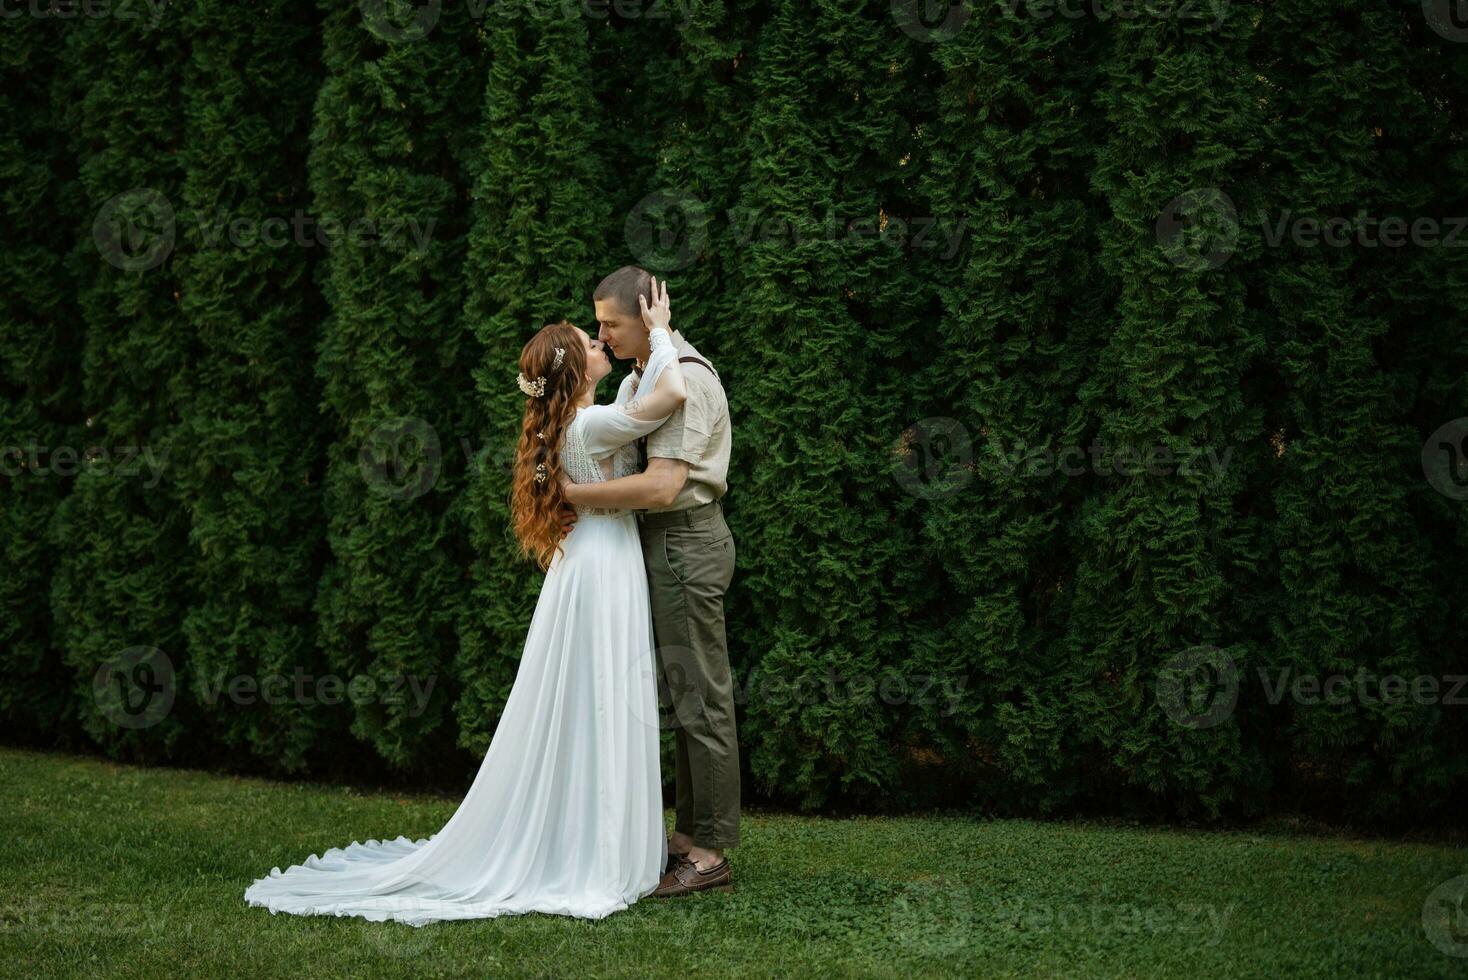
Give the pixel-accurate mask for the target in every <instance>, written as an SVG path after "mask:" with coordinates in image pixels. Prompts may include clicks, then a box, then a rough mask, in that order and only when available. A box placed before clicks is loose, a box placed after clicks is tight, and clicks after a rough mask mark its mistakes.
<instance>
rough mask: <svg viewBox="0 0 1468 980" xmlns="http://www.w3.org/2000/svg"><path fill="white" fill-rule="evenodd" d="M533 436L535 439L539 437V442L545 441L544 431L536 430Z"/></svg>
mask: <svg viewBox="0 0 1468 980" xmlns="http://www.w3.org/2000/svg"><path fill="white" fill-rule="evenodd" d="M535 437H536V438H537V439H539V440H540V441H541V442H544V441H545V433H544V432H537V433H536V434H535Z"/></svg>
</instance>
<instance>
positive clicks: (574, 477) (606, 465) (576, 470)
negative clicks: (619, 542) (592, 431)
mask: <svg viewBox="0 0 1468 980" xmlns="http://www.w3.org/2000/svg"><path fill="white" fill-rule="evenodd" d="M585 417H586V411H585V409H582V410H580V411H578V412H577V413H576V418H574V419H572V421H571V427H570V428H569V429H567V430H566V438H565V439H564V440H563V441H562V444H561V467H562V468H563V469H564V470H565V471H566V475H567V476H569V477H570V478H571V482H573V483H601V482H603V481H605V480H620V479H621V478H622V477H624V476H632V475H633V474H635V473H636V472H638V470H637V443H636V442H635V441H633V442H629V443H627V444H626V445H623V446H618V447H617V448H616V449H614V450H612V453H611V455H609V456H604V457H603V458H601V459H593V458H592V456H591V452H590V451H589V449H588V448H587V443H586V429H587V426H586V423H585V422H584V421H583V420H584V419H585ZM576 513H578V514H622V513H627V512H626V511H623V510H619V509H617V508H612V507H577V508H576Z"/></svg>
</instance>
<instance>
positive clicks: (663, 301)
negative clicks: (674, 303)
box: [637, 276, 673, 333]
mask: <svg viewBox="0 0 1468 980" xmlns="http://www.w3.org/2000/svg"><path fill="white" fill-rule="evenodd" d="M661 285H662V288H661V290H659V288H658V287H659V283H658V277H657V276H653V277H652V305H651V306H649V305H648V302H647V297H646V296H644V295H642V294H641V293H638V294H637V305H638V306H640V307H641V308H642V325H643V326H644V327H646V328H647V330H648V332H649V333H651V332H652V331H654V330H656V329H657V328H658V327H662V328H663V329H664V330H668V331H669V333H671V332H672V331H671V330H669V327H668V322H669V321H670V320H671V319H672V317H673V314H672V311H671V309H670V308H669V306H668V284H667V283H666V282H664V283H662V284H661Z"/></svg>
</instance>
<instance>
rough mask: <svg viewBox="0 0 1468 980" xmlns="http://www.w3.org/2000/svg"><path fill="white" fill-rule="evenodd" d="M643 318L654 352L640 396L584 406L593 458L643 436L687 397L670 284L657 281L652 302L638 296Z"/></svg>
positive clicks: (648, 364)
mask: <svg viewBox="0 0 1468 980" xmlns="http://www.w3.org/2000/svg"><path fill="white" fill-rule="evenodd" d="M637 302H638V305H639V306H641V307H642V322H643V323H644V324H645V325H646V326H647V328H648V332H647V343H648V348H649V353H648V355H647V364H645V365H644V366H643V369H642V378H641V379H640V380H639V381H638V385H637V390H638V394H637V396H636V397H634V398H632V399H631V400H629V401H627V402H626V403H623V404H616V405H592V406H590V407H588V408H587V409H586V410H585V413H586V414H585V421H584V425H585V426H586V446H587V450H588V451H589V452H590V454H591V456H592V458H593V459H600V458H602V457H604V456H607V455H610V454H611V453H612V452H614V451H615V450H616V449H617V448H618V447H621V446H625V445H626V444H627V443H629V442H631V441H632V440H634V439H640V438H641V437H642V436H645V435H647V434H648V433H649V432H651V431H652V430H654V429H656V428H657V427H658V426H660V425H662V424H663V423H664V422H666V421H667V420H668V417H669V416H671V415H672V414H673V413H674V412H675V411H677V409H678V406H680V405H682V404H683V403H684V402H685V401H686V400H687V399H688V388H687V386H686V384H685V383H684V380H683V369H682V368H681V367H680V366H679V364H678V349H677V348H676V347H675V346H674V345H673V337H672V335H671V334H670V333H669V328H668V321H669V319H670V317H671V313H670V311H669V306H668V286H667V284H666V283H663V284H661V288H659V283H658V281H657V280H656V279H653V281H652V303H651V305H649V304H648V301H647V297H645V296H643V295H641V294H639V295H638V297H637Z"/></svg>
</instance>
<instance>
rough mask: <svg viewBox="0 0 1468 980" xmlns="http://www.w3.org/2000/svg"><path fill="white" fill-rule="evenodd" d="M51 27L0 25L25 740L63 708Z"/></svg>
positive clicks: (15, 681) (75, 431)
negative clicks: (57, 635)
mask: <svg viewBox="0 0 1468 980" xmlns="http://www.w3.org/2000/svg"><path fill="white" fill-rule="evenodd" d="M55 27H56V25H54V24H51V23H47V22H45V21H44V20H43V19H41V18H38V17H29V18H19V19H18V20H16V21H14V22H12V23H10V24H9V25H8V26H7V28H6V30H5V31H3V32H0V64H3V65H4V71H5V74H6V78H7V79H8V81H7V83H6V85H5V87H4V89H3V90H0V250H3V254H4V268H5V270H6V275H5V277H4V285H3V287H0V496H3V498H4V501H5V505H4V508H3V510H0V513H3V526H0V671H3V673H4V675H5V683H4V684H0V724H3V725H5V726H7V727H8V728H9V729H10V730H11V731H13V732H16V733H24V737H26V738H27V739H28V740H35V741H43V740H51V739H54V738H56V737H57V736H59V735H63V734H68V733H69V732H70V728H71V725H70V719H72V718H73V717H74V716H75V713H76V710H77V707H76V704H75V702H74V699H73V697H72V691H71V687H72V685H71V680H70V676H69V672H68V671H67V669H66V667H65V665H64V664H63V663H62V661H61V657H60V651H59V649H58V648H57V647H56V646H55V644H54V638H53V636H52V630H51V611H50V608H49V607H48V604H47V602H46V596H47V594H48V593H49V591H50V588H51V574H52V569H53V568H54V564H55V560H56V556H57V551H56V549H55V548H53V547H51V546H50V544H49V542H48V541H47V538H46V533H45V531H46V526H47V524H48V523H49V522H50V520H51V517H52V515H53V513H54V512H55V510H56V508H57V506H58V504H59V503H60V501H61V499H62V497H63V496H64V495H65V493H66V492H67V489H68V488H69V486H70V484H71V477H72V476H73V475H74V473H75V468H76V467H77V466H78V465H79V463H78V458H77V448H76V447H77V445H78V444H79V442H80V439H81V437H80V431H81V424H80V421H81V420H80V417H79V412H80V407H81V398H80V396H81V390H80V382H81V376H80V372H79V370H78V365H77V364H76V361H75V360H74V359H73V358H72V356H71V354H72V352H73V351H74V350H76V348H77V347H78V346H79V345H80V317H79V315H78V312H77V306H76V293H75V290H74V287H73V280H72V270H71V268H70V267H69V265H68V263H67V256H68V254H69V253H70V251H71V246H72V236H73V234H74V229H75V228H76V227H77V226H78V224H79V223H80V218H79V215H77V214H76V213H73V212H74V211H75V208H76V204H77V198H78V193H79V192H78V189H77V186H76V179H77V178H76V168H75V165H74V164H73V163H72V157H71V153H70V147H69V145H68V140H67V136H66V133H65V131H64V130H63V129H62V128H61V126H60V125H59V122H60V121H59V120H58V119H57V118H56V117H55V116H54V115H52V114H50V113H46V112H38V111H37V107H38V106H43V105H46V104H47V103H48V102H49V100H50V89H51V84H52V80H53V79H55V78H56V76H57V73H58V72H59V71H60V70H61V62H60V59H61V54H62V44H61V41H62V39H63V37H64V35H63V34H62V33H60V32H58V31H57V30H56V29H55Z"/></svg>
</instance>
